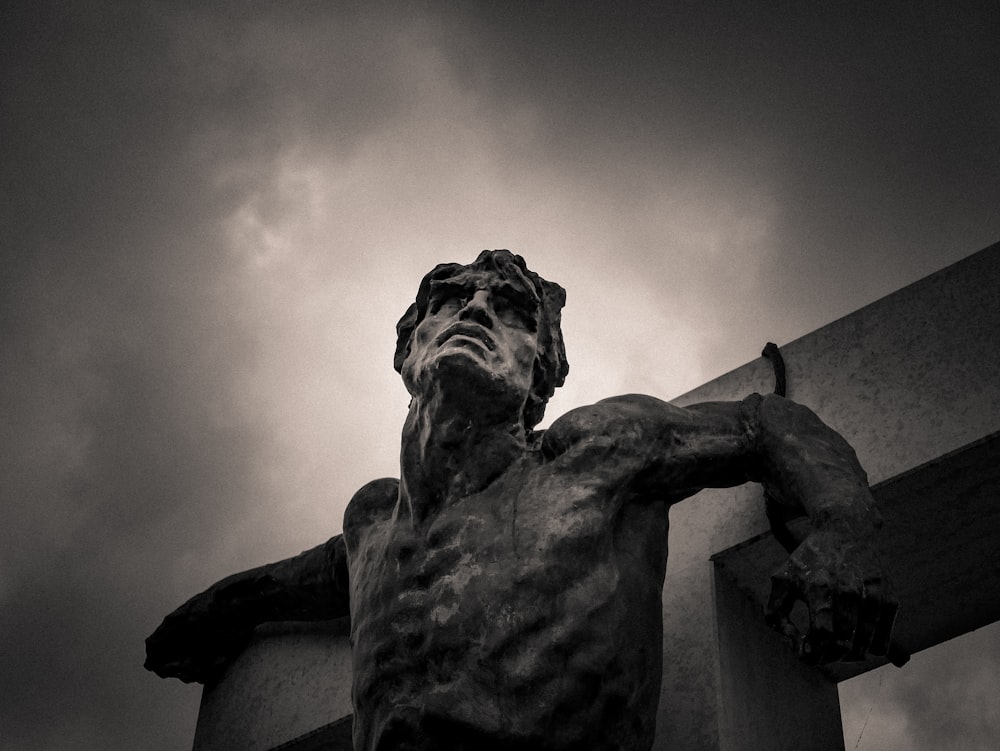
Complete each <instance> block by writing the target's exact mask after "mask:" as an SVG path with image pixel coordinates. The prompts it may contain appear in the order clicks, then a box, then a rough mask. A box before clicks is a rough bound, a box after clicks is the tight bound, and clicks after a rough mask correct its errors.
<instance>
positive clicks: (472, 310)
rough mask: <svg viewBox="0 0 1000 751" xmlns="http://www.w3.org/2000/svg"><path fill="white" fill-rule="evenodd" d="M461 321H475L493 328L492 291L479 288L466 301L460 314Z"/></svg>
mask: <svg viewBox="0 0 1000 751" xmlns="http://www.w3.org/2000/svg"><path fill="white" fill-rule="evenodd" d="M458 318H459V320H460V321H470V320H471V321H475V322H476V323H479V324H481V325H483V326H485V327H486V328H489V329H491V328H493V316H492V315H491V314H490V293H489V291H488V290H485V289H479V290H476V292H475V293H474V294H473V295H472V297H470V298H469V299H468V301H466V303H465V307H463V308H462V311H461V313H459V316H458Z"/></svg>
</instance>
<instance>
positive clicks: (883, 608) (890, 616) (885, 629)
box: [868, 597, 899, 656]
mask: <svg viewBox="0 0 1000 751" xmlns="http://www.w3.org/2000/svg"><path fill="white" fill-rule="evenodd" d="M898 610H899V603H898V602H896V600H895V598H891V597H889V598H885V599H883V600H882V602H881V603H880V612H879V619H878V623H877V624H876V626H875V632H874V633H873V634H872V639H871V644H870V645H869V647H868V651H869V652H871V653H872V654H873V655H879V656H882V655H887V654H888V653H889V647H890V646H891V644H892V627H893V625H894V624H895V622H896V613H897V611H898Z"/></svg>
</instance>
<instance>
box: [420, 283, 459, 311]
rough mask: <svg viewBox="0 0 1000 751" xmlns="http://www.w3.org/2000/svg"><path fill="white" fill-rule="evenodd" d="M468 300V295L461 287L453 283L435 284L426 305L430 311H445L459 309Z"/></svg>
mask: <svg viewBox="0 0 1000 751" xmlns="http://www.w3.org/2000/svg"><path fill="white" fill-rule="evenodd" d="M467 300H468V295H467V293H466V291H465V290H464V289H462V288H461V287H456V286H454V285H440V286H436V287H435V288H434V289H433V290H432V291H431V294H430V300H429V305H428V307H429V308H430V312H431V313H439V312H441V311H444V312H446V313H450V312H454V311H456V310H461V309H462V306H463V305H465V303H466V301H467Z"/></svg>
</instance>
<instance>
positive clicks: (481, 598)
mask: <svg viewBox="0 0 1000 751" xmlns="http://www.w3.org/2000/svg"><path fill="white" fill-rule="evenodd" d="M545 470H546V467H542V468H536V469H535V471H529V472H520V473H516V474H514V473H511V476H507V477H504V478H501V479H500V480H498V481H497V482H495V483H494V484H493V485H491V486H490V487H489V488H487V489H486V490H485V491H483V492H482V493H479V494H477V495H475V496H470V497H468V498H464V499H461V500H460V501H459V502H456V503H454V504H451V505H449V506H448V507H447V508H444V509H441V510H440V511H439V512H438V513H437V515H436V516H434V517H433V518H432V519H431V520H430V522H429V523H428V524H427V525H426V527H425V528H424V529H417V530H415V529H414V528H413V527H412V526H411V525H409V524H408V523H406V522H404V521H403V520H402V519H396V520H394V521H389V520H387V521H386V522H383V523H382V524H379V525H375V526H374V527H373V528H372V529H371V530H370V531H369V534H368V535H366V536H365V539H364V540H363V543H362V545H361V547H360V549H359V550H358V551H357V552H358V555H357V556H356V557H355V559H354V560H353V561H352V572H351V573H352V589H353V591H352V609H353V611H354V613H355V619H356V620H357V619H358V617H359V616H360V618H361V619H363V620H364V621H367V622H368V623H369V625H371V626H372V627H375V628H377V629H378V631H379V632H380V633H383V634H385V636H386V637H389V636H390V634H393V636H394V637H395V638H405V637H406V634H407V633H408V632H410V631H411V630H426V628H427V627H428V626H432V627H434V628H435V629H438V630H439V631H442V630H443V631H447V630H448V629H449V628H459V629H460V630H462V631H465V630H466V625H467V624H469V623H476V622H483V621H484V620H485V621H487V622H488V620H489V618H490V617H491V614H492V615H493V616H495V614H496V613H500V612H508V611H518V612H523V611H524V609H525V608H526V607H528V605H527V602H528V601H531V600H532V599H535V598H537V594H538V592H539V591H544V590H547V589H548V588H551V587H552V586H553V583H554V582H556V581H559V582H561V585H562V586H567V585H568V584H570V583H571V582H570V581H569V580H570V579H574V578H576V577H577V576H578V575H583V574H585V573H586V572H588V571H590V570H592V569H593V568H594V567H595V566H598V565H600V560H601V558H602V556H605V557H606V556H610V545H611V540H612V537H613V532H614V524H615V519H614V516H615V513H614V511H615V509H616V508H617V507H618V505H619V504H618V502H617V499H616V497H615V489H614V488H612V487H608V486H607V484H606V483H603V482H601V481H600V478H597V479H595V478H593V477H590V478H588V477H586V476H584V475H581V473H579V472H578V471H577V472H574V473H573V474H572V476H571V478H568V477H567V476H566V475H564V476H559V474H558V473H555V472H551V471H545ZM528 609H530V608H528ZM463 624H466V625H463ZM358 625H359V626H361V625H363V624H361V623H358ZM414 638H415V637H414Z"/></svg>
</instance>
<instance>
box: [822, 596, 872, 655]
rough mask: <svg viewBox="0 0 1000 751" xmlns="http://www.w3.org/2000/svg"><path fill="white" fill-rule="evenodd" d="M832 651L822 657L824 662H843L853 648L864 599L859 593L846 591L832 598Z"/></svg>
mask: <svg viewBox="0 0 1000 751" xmlns="http://www.w3.org/2000/svg"><path fill="white" fill-rule="evenodd" d="M833 606H834V608H833V650H832V651H831V652H828V653H827V654H826V655H824V660H823V661H824V662H834V661H835V660H843V659H844V658H845V657H847V656H848V655H849V654H850V653H851V650H852V649H853V648H854V641H855V638H856V637H857V632H858V623H859V622H860V621H861V615H862V610H863V608H864V598H863V597H862V596H861V592H859V591H856V590H848V591H842V592H837V593H836V594H835V595H834V597H833Z"/></svg>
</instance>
